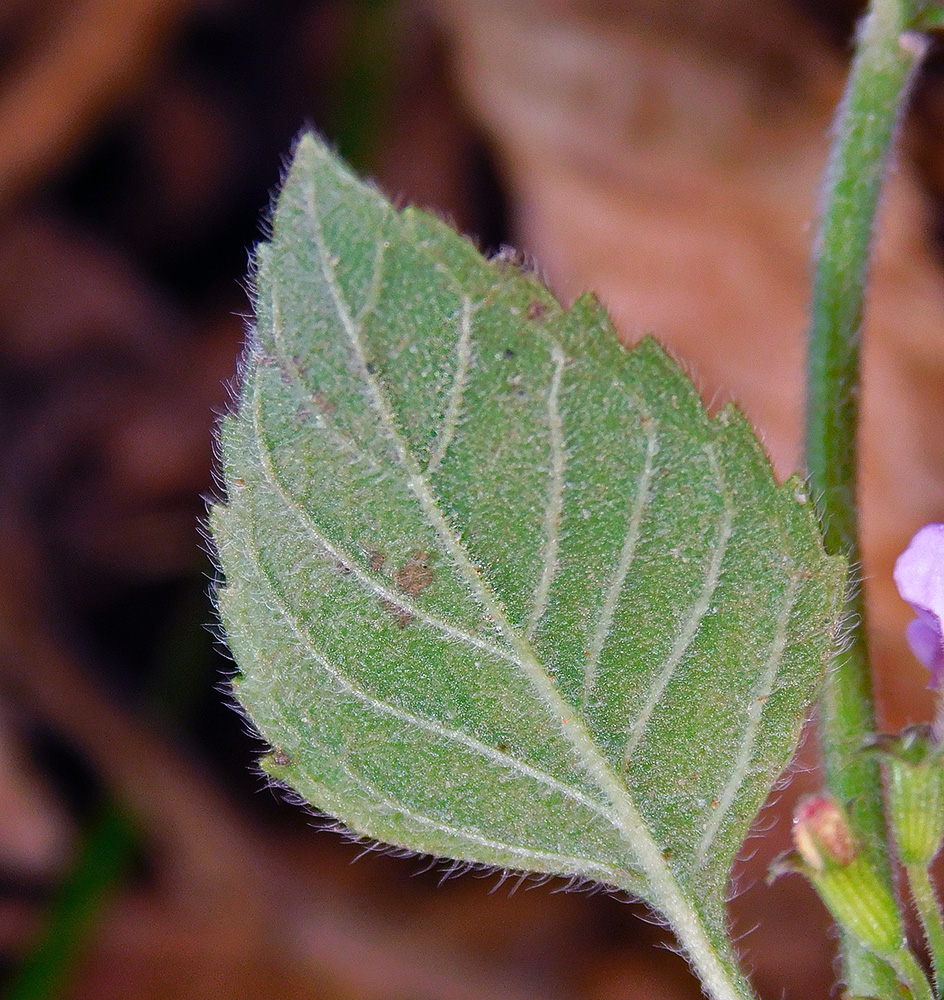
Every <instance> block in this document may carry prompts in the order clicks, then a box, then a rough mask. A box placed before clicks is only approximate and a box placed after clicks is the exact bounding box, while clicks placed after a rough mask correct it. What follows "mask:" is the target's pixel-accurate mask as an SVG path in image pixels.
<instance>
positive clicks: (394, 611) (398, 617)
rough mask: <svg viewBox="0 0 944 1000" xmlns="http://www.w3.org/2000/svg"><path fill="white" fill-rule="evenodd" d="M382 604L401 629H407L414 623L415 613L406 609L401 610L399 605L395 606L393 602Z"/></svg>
mask: <svg viewBox="0 0 944 1000" xmlns="http://www.w3.org/2000/svg"><path fill="white" fill-rule="evenodd" d="M382 604H383V609H384V611H386V612H387V614H388V615H390V616H391V617H392V618H393V620H394V621H395V622H396V623H397V624H398V625H399V626H400V628H406V627H407V625H409V624H410V622H411V621H413V613H412V612H410V611H407V610H406V608H401V607H400V605H399V604H395V603H394V602H393V601H383V602H382Z"/></svg>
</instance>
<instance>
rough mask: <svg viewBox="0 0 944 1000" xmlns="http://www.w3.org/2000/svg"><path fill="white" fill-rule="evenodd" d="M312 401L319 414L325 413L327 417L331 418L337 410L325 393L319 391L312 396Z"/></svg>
mask: <svg viewBox="0 0 944 1000" xmlns="http://www.w3.org/2000/svg"><path fill="white" fill-rule="evenodd" d="M311 401H312V402H313V403H314V404H315V406H316V407H317V409H318V412H319V413H323V414H324V415H325V416H326V417H330V416H331V414H332V413H334V411H335V410H336V409H337V407H336V406H335V405H334V403H332V402H331V400H330V399H328V397H327V396H326V395H325V394H324V393H323V392H319V391H318V390H317V389H316V390H315V391H314V392H313V393H312V394H311Z"/></svg>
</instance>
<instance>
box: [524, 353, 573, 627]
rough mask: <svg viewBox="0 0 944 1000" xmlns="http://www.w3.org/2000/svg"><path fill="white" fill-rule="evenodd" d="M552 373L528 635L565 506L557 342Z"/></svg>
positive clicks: (544, 594)
mask: <svg viewBox="0 0 944 1000" xmlns="http://www.w3.org/2000/svg"><path fill="white" fill-rule="evenodd" d="M551 357H552V358H553V360H554V374H553V375H552V377H551V385H550V388H549V389H548V392H547V426H548V432H549V437H550V470H549V472H548V490H547V493H548V496H547V508H546V509H545V512H544V552H543V555H542V559H541V578H540V580H539V581H538V585H537V588H536V590H535V592H534V604H533V607H532V610H531V616H530V618H529V619H528V632H527V634H528V638H531V636H532V634H533V633H534V630H535V628H536V627H537V624H538V622H539V621H540V620H541V618H543V616H544V612H545V611H546V610H547V601H548V597H549V595H550V592H551V584H552V583H553V581H554V574H555V573H556V572H557V557H558V550H559V548H560V523H561V514H562V512H563V509H564V468H565V457H564V421H563V420H562V419H561V413H560V406H559V401H558V397H559V395H560V387H561V380H562V378H563V375H564V368H565V366H566V364H567V358H566V356H565V355H564V352H563V351H562V350H561V348H560V345H559V344H556V343H553V342H552V344H551Z"/></svg>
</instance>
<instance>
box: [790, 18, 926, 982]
mask: <svg viewBox="0 0 944 1000" xmlns="http://www.w3.org/2000/svg"><path fill="white" fill-rule="evenodd" d="M915 18H916V11H915V10H914V9H913V6H912V4H911V3H909V2H904V0H872V3H871V4H870V7H869V11H868V13H867V14H866V16H865V18H864V19H863V21H862V22H861V24H860V27H859V33H858V37H857V45H856V54H855V58H854V60H853V64H852V70H851V73H850V77H849V81H848V84H847V86H846V91H845V94H844V96H843V100H842V104H841V105H840V108H839V111H838V116H837V122H836V126H835V134H834V140H833V148H832V151H831V153H830V159H829V165H828V167H827V171H826V177H825V192H824V202H823V204H824V210H823V215H822V219H821V221H820V229H819V233H818V236H817V242H816V251H815V259H814V280H813V295H812V304H811V319H810V334H809V358H808V373H807V375H808V382H807V432H806V461H807V469H808V472H809V477H810V483H811V486H812V490H813V495H814V496H815V498H816V503H817V509H818V512H819V516H820V520H821V523H822V527H823V536H824V542H825V546H826V550H827V551H828V552H830V553H833V554H838V553H841V554H843V555H845V556H847V557H848V558H849V560H850V563H851V565H852V567H853V572H855V569H856V567H858V566H859V565H860V564H861V556H860V551H859V541H858V523H857V522H858V517H857V508H856V467H857V449H856V430H857V424H858V410H859V342H860V328H861V324H862V315H863V300H864V296H865V285H866V279H867V277H868V269H869V260H870V251H871V246H872V236H873V231H874V225H875V215H876V209H877V207H878V202H879V195H880V192H881V187H882V182H883V180H884V178H885V175H886V172H887V168H888V164H889V159H890V156H891V152H892V146H893V142H894V139H895V135H896V131H897V127H898V123H899V120H900V118H901V115H902V110H903V108H904V106H905V103H906V100H907V96H908V91H909V83H910V81H911V79H912V76H913V74H914V70H915V67H916V66H917V64H918V62H919V61H920V58H921V56H922V54H923V53H924V50H925V44H924V41H923V40H922V39H921V38H920V36H918V35H916V34H909V33H907V32H908V29H909V27H910V26H911V25H912V24H913V23H914V22H915ZM847 620H848V622H849V631H848V633H847V635H846V637H845V642H846V647H845V648H844V650H843V651H842V652H841V653H840V654H839V655H838V656H837V657H836V661H835V664H834V667H833V669H832V670H830V672H829V674H828V677H827V682H826V689H825V692H824V696H823V699H822V704H821V709H820V718H821V735H822V744H823V755H824V759H825V767H826V775H827V784H828V785H829V788H830V790H831V791H832V792H833V794H834V795H835V796H836V797H837V798H838V799H839V800H840V801H841V802H844V803H848V804H849V805H850V808H851V810H852V813H853V819H854V822H855V825H856V827H857V829H858V830H859V832H860V833H861V835H862V837H863V838H864V841H865V843H866V846H867V849H868V850H869V853H870V855H871V856H872V859H873V861H874V863H875V864H876V866H877V868H878V870H879V871H880V873H881V874H882V877H883V879H885V880H886V881H887V882H888V884H889V886H891V871H890V865H889V861H888V846H887V834H886V829H885V821H884V817H883V813H882V796H881V784H880V777H879V768H878V764H877V762H876V761H875V760H874V759H870V758H869V757H866V756H865V755H862V754H860V753H859V752H858V751H859V749H860V747H861V746H862V742H863V740H864V738H865V737H866V736H867V735H868V734H870V733H873V732H874V731H875V728H876V726H875V717H874V708H873V700H872V678H871V672H870V669H869V660H868V650H867V648H866V639H865V605H864V601H863V599H862V593H861V589H860V588H857V587H854V588H853V589H852V590H851V592H850V594H849V597H848V600H847ZM843 966H844V973H845V977H846V982H847V984H848V985H849V987H850V988H851V990H852V992H853V993H858V994H863V995H868V993H869V992H871V991H873V990H874V989H875V987H876V980H875V977H876V976H879V977H880V982H878V985H879V986H880V987H882V988H887V986H888V974H887V970H885V971H884V972H882V971H879V970H880V969H881V968H882V965H881V963H879V962H878V961H877V960H876V959H874V958H873V957H872V956H870V955H868V954H867V953H866V952H864V951H863V950H862V949H861V948H858V947H856V946H855V945H854V944H853V943H852V942H850V941H849V940H848V939H845V940H844V941H843Z"/></svg>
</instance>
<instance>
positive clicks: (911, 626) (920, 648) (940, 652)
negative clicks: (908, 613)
mask: <svg viewBox="0 0 944 1000" xmlns="http://www.w3.org/2000/svg"><path fill="white" fill-rule="evenodd" d="M905 638H906V639H907V640H908V645H909V646H910V647H911V652H912V653H914V655H915V658H916V659H918V660H920V661H921V663H923V664H924V665H925V666H926V667H927V668H928V670H930V671H931V683H930V684H928V687H930V688H935V689H936V688H939V687H940V686H941V682H942V681H944V643H942V641H941V633H940V632H939V631H938V630H937V629H933V628H931V626H930V625H927V624H926V623H925V622H923V621H922V620H921V619H920V618H913V619H912V620H911V621H910V622H908V624H907V626H906V627H905Z"/></svg>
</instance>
